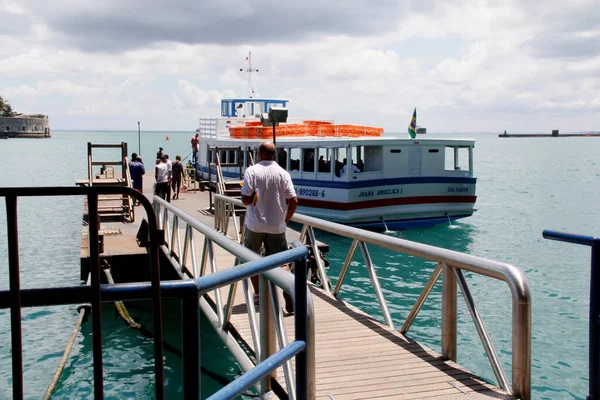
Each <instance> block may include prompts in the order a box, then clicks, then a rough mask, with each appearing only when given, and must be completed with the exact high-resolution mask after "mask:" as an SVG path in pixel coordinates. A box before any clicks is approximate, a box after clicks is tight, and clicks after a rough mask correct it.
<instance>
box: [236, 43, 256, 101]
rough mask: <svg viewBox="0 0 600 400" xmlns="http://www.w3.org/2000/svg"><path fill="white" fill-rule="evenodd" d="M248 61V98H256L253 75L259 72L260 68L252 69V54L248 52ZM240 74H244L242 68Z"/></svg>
mask: <svg viewBox="0 0 600 400" xmlns="http://www.w3.org/2000/svg"><path fill="white" fill-rule="evenodd" d="M246 61H248V68H247V69H246V73H247V74H248V85H249V86H250V87H249V89H248V91H249V93H248V97H249V98H253V97H254V94H255V93H254V86H252V73H253V72H258V68H252V52H251V51H249V52H248V56H247V57H246ZM240 72H244V69H243V68H240Z"/></svg>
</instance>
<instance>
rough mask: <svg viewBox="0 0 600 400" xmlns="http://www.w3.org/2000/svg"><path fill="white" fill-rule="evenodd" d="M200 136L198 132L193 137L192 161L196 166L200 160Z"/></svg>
mask: <svg viewBox="0 0 600 400" xmlns="http://www.w3.org/2000/svg"><path fill="white" fill-rule="evenodd" d="M198 136H200V135H199V134H198V133H196V136H193V137H192V163H193V164H194V166H196V163H197V162H198V143H199V139H198Z"/></svg>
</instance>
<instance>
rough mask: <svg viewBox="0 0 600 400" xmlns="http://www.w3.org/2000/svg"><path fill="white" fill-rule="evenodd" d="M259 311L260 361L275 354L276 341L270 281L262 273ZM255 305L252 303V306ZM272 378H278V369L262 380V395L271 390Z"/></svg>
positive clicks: (260, 276) (260, 277)
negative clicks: (270, 298) (270, 299)
mask: <svg viewBox="0 0 600 400" xmlns="http://www.w3.org/2000/svg"><path fill="white" fill-rule="evenodd" d="M259 292H260V293H259V296H260V300H259V306H258V309H259V313H260V349H261V351H260V353H259V362H263V361H265V360H266V359H267V358H269V357H271V356H272V355H273V354H275V351H276V343H275V339H276V338H275V335H274V332H275V317H274V315H273V309H272V308H271V305H270V304H269V303H270V301H269V297H270V296H269V292H270V288H269V282H268V281H267V278H265V277H264V276H263V275H262V274H261V275H259ZM253 306H254V305H253V304H252V303H250V307H253ZM271 378H272V379H276V378H277V374H276V371H273V372H271V373H270V374H269V375H267V376H265V377H264V378H263V380H262V381H261V395H264V394H265V393H267V392H268V391H269V390H271V388H272V385H271Z"/></svg>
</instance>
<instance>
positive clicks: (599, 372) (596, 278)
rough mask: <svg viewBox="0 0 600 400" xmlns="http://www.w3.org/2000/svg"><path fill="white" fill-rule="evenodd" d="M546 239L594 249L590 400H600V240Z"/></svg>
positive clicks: (555, 235)
mask: <svg viewBox="0 0 600 400" xmlns="http://www.w3.org/2000/svg"><path fill="white" fill-rule="evenodd" d="M542 236H543V237H544V238H545V239H551V240H557V241H559V242H567V243H575V244H581V245H584V246H589V247H591V248H592V254H591V266H590V312H589V326H588V329H589V339H588V340H589V342H588V346H589V353H588V368H589V371H588V375H589V383H588V395H587V398H588V399H589V400H592V399H600V238H597V237H593V236H583V235H577V234H574V233H565V232H557V231H552V230H544V231H543V232H542Z"/></svg>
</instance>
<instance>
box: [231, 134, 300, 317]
mask: <svg viewBox="0 0 600 400" xmlns="http://www.w3.org/2000/svg"><path fill="white" fill-rule="evenodd" d="M258 160H259V162H258V164H255V165H253V166H251V167H250V168H248V169H246V172H245V174H244V186H243V187H242V202H243V203H244V204H246V205H247V206H248V209H247V212H246V232H245V237H244V246H246V247H247V248H249V249H251V250H252V251H254V252H255V253H259V254H260V249H261V246H262V245H263V244H264V246H265V253H266V255H271V254H275V253H279V252H281V251H285V250H287V249H288V244H287V239H286V237H285V230H286V226H287V223H288V222H289V221H290V219H291V218H292V216H293V215H294V212H295V211H296V207H297V206H298V198H297V197H296V191H295V190H294V184H293V183H292V178H291V177H290V174H289V173H288V172H287V171H286V170H284V169H283V168H281V167H280V166H279V164H277V163H276V162H275V144H273V142H271V141H266V142H262V143H261V144H260V146H259V147H258ZM286 202H287V205H286ZM252 286H253V287H254V293H255V298H256V297H257V295H258V277H257V276H254V277H252ZM284 297H286V310H287V311H288V312H293V308H292V307H291V302H289V300H290V299H289V296H285V292H284Z"/></svg>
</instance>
